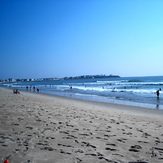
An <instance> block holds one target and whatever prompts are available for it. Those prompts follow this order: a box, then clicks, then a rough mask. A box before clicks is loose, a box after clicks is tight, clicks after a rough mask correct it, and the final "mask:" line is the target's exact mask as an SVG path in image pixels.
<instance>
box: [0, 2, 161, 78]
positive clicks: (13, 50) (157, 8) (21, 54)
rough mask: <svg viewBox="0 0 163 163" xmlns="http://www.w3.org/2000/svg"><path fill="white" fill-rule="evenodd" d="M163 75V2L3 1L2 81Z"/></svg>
mask: <svg viewBox="0 0 163 163" xmlns="http://www.w3.org/2000/svg"><path fill="white" fill-rule="evenodd" d="M96 74H106V75H110V74H115V75H120V76H123V77H127V76H155V75H156V76H157V75H163V0H0V79H7V78H42V77H43V78H44V77H65V76H79V75H96Z"/></svg>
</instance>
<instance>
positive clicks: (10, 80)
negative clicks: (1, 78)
mask: <svg viewBox="0 0 163 163" xmlns="http://www.w3.org/2000/svg"><path fill="white" fill-rule="evenodd" d="M8 81H9V82H15V81H16V80H15V79H13V78H9V79H8Z"/></svg>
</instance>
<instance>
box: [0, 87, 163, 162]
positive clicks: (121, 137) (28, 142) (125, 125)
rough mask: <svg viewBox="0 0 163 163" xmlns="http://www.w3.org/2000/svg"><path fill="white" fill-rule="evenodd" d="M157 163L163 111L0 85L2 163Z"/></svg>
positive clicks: (161, 157)
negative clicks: (14, 90)
mask: <svg viewBox="0 0 163 163" xmlns="http://www.w3.org/2000/svg"><path fill="white" fill-rule="evenodd" d="M5 159H8V160H9V161H10V163H107V162H111V163H138V162H139V163H161V162H163V111H160V110H150V109H143V108H137V107H130V106H123V105H113V104H101V103H95V102H86V101H82V100H75V99H69V98H64V97H57V96H48V95H41V94H37V93H29V92H21V94H13V93H12V90H10V89H4V88H0V162H2V163H3V161H4V160H5Z"/></svg>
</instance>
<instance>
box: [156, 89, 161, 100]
mask: <svg viewBox="0 0 163 163" xmlns="http://www.w3.org/2000/svg"><path fill="white" fill-rule="evenodd" d="M156 94H157V99H159V97H160V90H157V91H156Z"/></svg>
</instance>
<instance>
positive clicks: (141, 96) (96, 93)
mask: <svg viewBox="0 0 163 163" xmlns="http://www.w3.org/2000/svg"><path fill="white" fill-rule="evenodd" d="M3 86H5V87H13V88H18V89H19V90H25V91H26V86H28V87H29V88H28V90H27V91H34V90H33V87H34V86H35V87H36V88H39V89H40V92H41V93H45V94H52V95H58V96H65V97H69V98H77V99H82V100H89V101H96V102H104V103H113V104H123V105H130V106H139V107H145V108H149V109H160V110H163V93H162V91H163V76H150V77H121V78H103V79H82V80H58V81H39V82H18V83H9V84H7V83H6V84H3ZM30 87H31V89H30ZM158 89H161V90H162V91H160V98H159V99H158V98H157V95H156V91H157V90H158ZM35 91H36V90H35Z"/></svg>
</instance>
